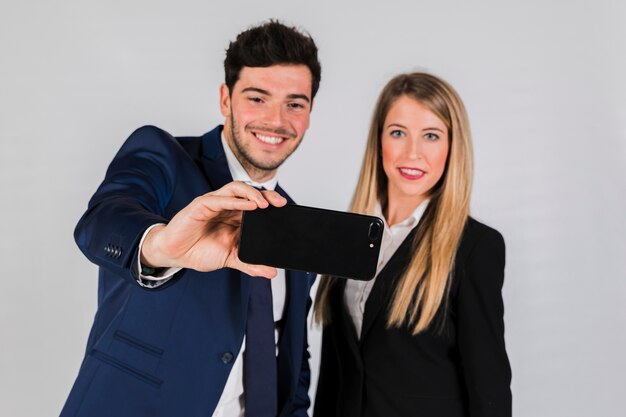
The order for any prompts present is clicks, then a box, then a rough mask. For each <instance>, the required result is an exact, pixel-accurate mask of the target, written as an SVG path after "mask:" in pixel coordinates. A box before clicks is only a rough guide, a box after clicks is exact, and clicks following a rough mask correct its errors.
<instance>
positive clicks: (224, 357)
mask: <svg viewBox="0 0 626 417" xmlns="http://www.w3.org/2000/svg"><path fill="white" fill-rule="evenodd" d="M232 361H233V354H232V353H231V352H224V354H223V355H222V362H223V363H224V364H225V365H228V364H229V363H231V362H232Z"/></svg>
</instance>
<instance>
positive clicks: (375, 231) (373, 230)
mask: <svg viewBox="0 0 626 417" xmlns="http://www.w3.org/2000/svg"><path fill="white" fill-rule="evenodd" d="M380 229H381V226H380V224H379V223H377V222H372V223H370V228H369V231H368V232H367V236H368V237H369V238H370V240H372V241H373V240H376V239H378V236H380Z"/></svg>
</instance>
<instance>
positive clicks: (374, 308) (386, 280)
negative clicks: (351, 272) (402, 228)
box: [359, 226, 417, 344]
mask: <svg viewBox="0 0 626 417" xmlns="http://www.w3.org/2000/svg"><path fill="white" fill-rule="evenodd" d="M416 232H417V226H416V227H415V228H413V230H411V232H410V233H409V234H408V236H407V237H406V238H405V239H404V241H402V244H400V247H399V248H398V249H397V250H396V252H395V253H394V254H393V255H392V257H391V259H389V261H388V262H387V264H386V265H385V267H384V268H383V269H382V271H380V273H379V274H378V276H377V277H376V282H375V283H374V287H373V288H372V291H371V292H370V295H369V297H368V298H367V301H366V302H365V311H364V314H363V327H362V329H361V339H360V341H359V343H360V344H362V343H363V340H365V338H366V337H367V333H368V331H369V330H370V329H371V328H372V325H373V323H374V322H375V320H376V318H377V317H378V315H379V314H380V313H381V311H383V312H386V311H387V308H388V306H389V304H390V302H391V297H392V296H393V291H394V290H395V288H396V283H397V281H398V279H399V278H400V276H401V275H402V273H403V272H404V270H405V269H406V267H407V266H408V264H409V262H410V261H411V257H412V255H413V240H414V238H415V233H416ZM383 307H385V308H384V309H383Z"/></svg>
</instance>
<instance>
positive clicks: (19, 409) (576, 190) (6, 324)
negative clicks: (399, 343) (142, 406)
mask: <svg viewBox="0 0 626 417" xmlns="http://www.w3.org/2000/svg"><path fill="white" fill-rule="evenodd" d="M269 17H277V18H281V19H284V20H285V21H286V22H288V23H292V24H296V25H299V26H302V27H304V28H306V29H307V30H308V31H310V33H311V34H312V35H313V36H314V38H315V39H316V41H317V43H318V45H319V48H320V57H321V60H322V65H323V81H322V84H321V89H320V91H319V95H318V98H317V99H316V102H315V107H314V110H313V114H312V122H311V123H312V127H311V129H310V130H309V132H308V133H307V135H306V138H305V140H304V143H303V144H302V146H301V147H300V149H299V150H298V152H297V153H296V154H295V155H294V156H293V157H292V158H291V159H290V160H289V161H288V162H287V163H286V164H285V165H284V167H283V169H281V172H280V181H281V183H282V185H283V186H284V187H285V188H286V189H287V190H290V191H291V194H292V196H293V197H294V198H295V199H296V200H297V201H299V202H300V203H302V204H307V205H315V206H321V207H328V208H334V209H345V208H346V207H347V205H348V202H349V199H350V196H351V194H352V190H353V188H354V186H355V182H356V177H357V173H358V168H359V166H360V163H361V156H362V152H363V149H364V140H365V136H366V131H367V126H368V123H369V117H370V113H371V111H372V107H373V105H374V101H375V98H376V96H377V94H378V92H379V91H380V89H381V88H382V86H383V85H384V83H385V82H386V81H387V80H388V79H389V78H390V77H391V76H393V75H395V74H396V73H399V72H404V71H412V70H418V69H420V70H421V69H424V70H428V71H431V72H433V73H435V74H438V75H440V76H442V77H443V78H445V79H447V80H448V81H449V82H450V83H452V84H453V85H454V86H455V87H456V88H457V89H458V91H459V92H460V94H461V96H462V97H463V98H464V101H465V103H466V105H467V107H468V110H469V113H470V119H471V122H472V128H473V134H474V139H475V153H476V175H475V181H474V184H475V187H474V193H473V200H472V210H473V214H474V216H475V217H477V218H478V219H480V220H482V221H484V222H486V223H488V224H490V225H492V226H493V227H495V228H497V229H499V230H500V231H501V232H502V233H503V234H504V236H505V239H506V242H507V267H506V282H505V288H504V298H505V303H506V317H505V319H506V340H507V347H508V352H509V355H510V359H511V363H512V366H513V394H514V412H515V415H516V416H531V417H540V416H546V417H547V416H549V417H556V416H567V417H572V416H581V417H582V416H606V417H610V416H622V415H624V411H623V409H622V405H623V396H624V393H625V392H626V357H625V355H624V350H625V348H626V336H625V332H624V317H625V313H626V307H624V304H623V303H624V299H625V294H626V280H625V279H624V278H626V268H625V267H624V258H625V255H626V243H625V239H624V236H625V235H626V222H625V221H624V213H626V193H624V191H625V189H626V187H625V181H626V164H625V162H626V141H625V139H626V117H625V116H626V82H625V81H624V79H623V76H624V75H623V74H626V50H625V49H626V48H625V46H624V41H625V39H626V25H624V21H625V19H626V2H623V1H609V0H606V1H596V2H593V4H592V3H591V2H586V1H541V2H539V1H525V2H511V1H500V2H496V1H493V2H488V1H458V2H452V1H438V2H435V1H422V0H420V1H410V2H405V3H402V2H398V1H390V0H388V1H383V2H372V3H371V4H367V3H364V2H339V1H333V2H320V1H318V2H302V1H299V2H298V1H280V2H272V1H265V2H260V1H247V2H229V3H228V5H227V4H226V3H225V2H224V3H223V4H215V2H209V1H180V2H177V3H176V4H175V2H171V1H154V0H152V1H128V0H127V1H118V0H114V1H106V2H105V1H100V2H98V1H77V0H71V1H24V2H9V1H7V0H2V3H0V62H1V64H0V140H1V141H2V142H1V148H0V149H1V150H0V181H1V183H0V187H1V188H0V189H1V194H0V196H1V197H0V198H1V201H2V204H1V205H0V210H1V213H2V218H1V219H0V244H1V247H0V271H1V275H0V277H1V278H0V279H1V280H2V285H1V286H0V338H1V339H0V340H1V343H0V349H1V350H0V415H2V416H11V417H20V416H28V417H32V416H53V415H58V413H59V411H60V409H61V407H62V404H63V402H64V400H65V397H66V396H67V394H68V392H69V389H70V387H71V384H72V382H73V380H74V378H75V376H76V373H77V371H78V367H79V364H80V361H81V358H82V355H83V350H84V346H85V342H86V339H87V334H88V330H89V327H90V324H91V321H92V317H93V314H94V312H95V308H96V283H97V279H96V267H95V266H94V265H92V264H90V263H89V262H88V261H87V260H86V259H85V258H84V257H83V256H82V255H81V253H80V252H79V250H78V249H77V247H76V246H75V244H74V242H73V238H72V231H73V228H74V226H75V224H76V222H77V220H78V218H79V217H80V215H81V214H82V212H83V211H84V209H85V207H86V204H87V201H88V199H89V197H90V195H91V194H92V193H93V191H95V188H96V187H97V185H98V184H99V182H100V181H101V179H102V178H103V175H104V172H105V169H106V167H107V165H108V163H109V162H110V160H111V158H112V157H113V155H114V153H115V152H116V150H117V149H118V148H119V146H120V145H121V144H122V142H123V141H124V139H125V138H126V137H127V136H128V135H129V134H130V133H131V132H132V131H133V130H134V129H135V128H137V127H138V126H140V125H143V124H155V125H158V126H160V127H162V128H164V129H166V130H168V131H169V132H171V133H172V134H175V135H197V134H202V133H204V132H206V131H208V130H210V129H211V128H212V127H213V126H214V125H215V124H217V123H220V122H221V117H220V114H219V111H218V87H219V84H220V83H221V82H222V80H223V70H222V60H223V56H224V50H225V48H226V47H227V45H228V42H229V40H231V39H233V38H234V36H235V35H236V34H237V33H238V32H239V31H240V30H242V29H244V28H245V27H247V26H249V25H252V24H256V23H259V22H261V21H262V20H264V19H267V18H269ZM318 338H319V335H318V333H316V331H313V336H312V353H313V360H312V362H313V366H314V367H315V366H316V364H317V359H318V356H317V352H318V350H317V349H318V347H317V343H318Z"/></svg>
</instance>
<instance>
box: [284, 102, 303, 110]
mask: <svg viewBox="0 0 626 417" xmlns="http://www.w3.org/2000/svg"><path fill="white" fill-rule="evenodd" d="M288 106H289V108H292V109H303V108H304V106H303V105H302V104H300V103H289V104H288Z"/></svg>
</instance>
